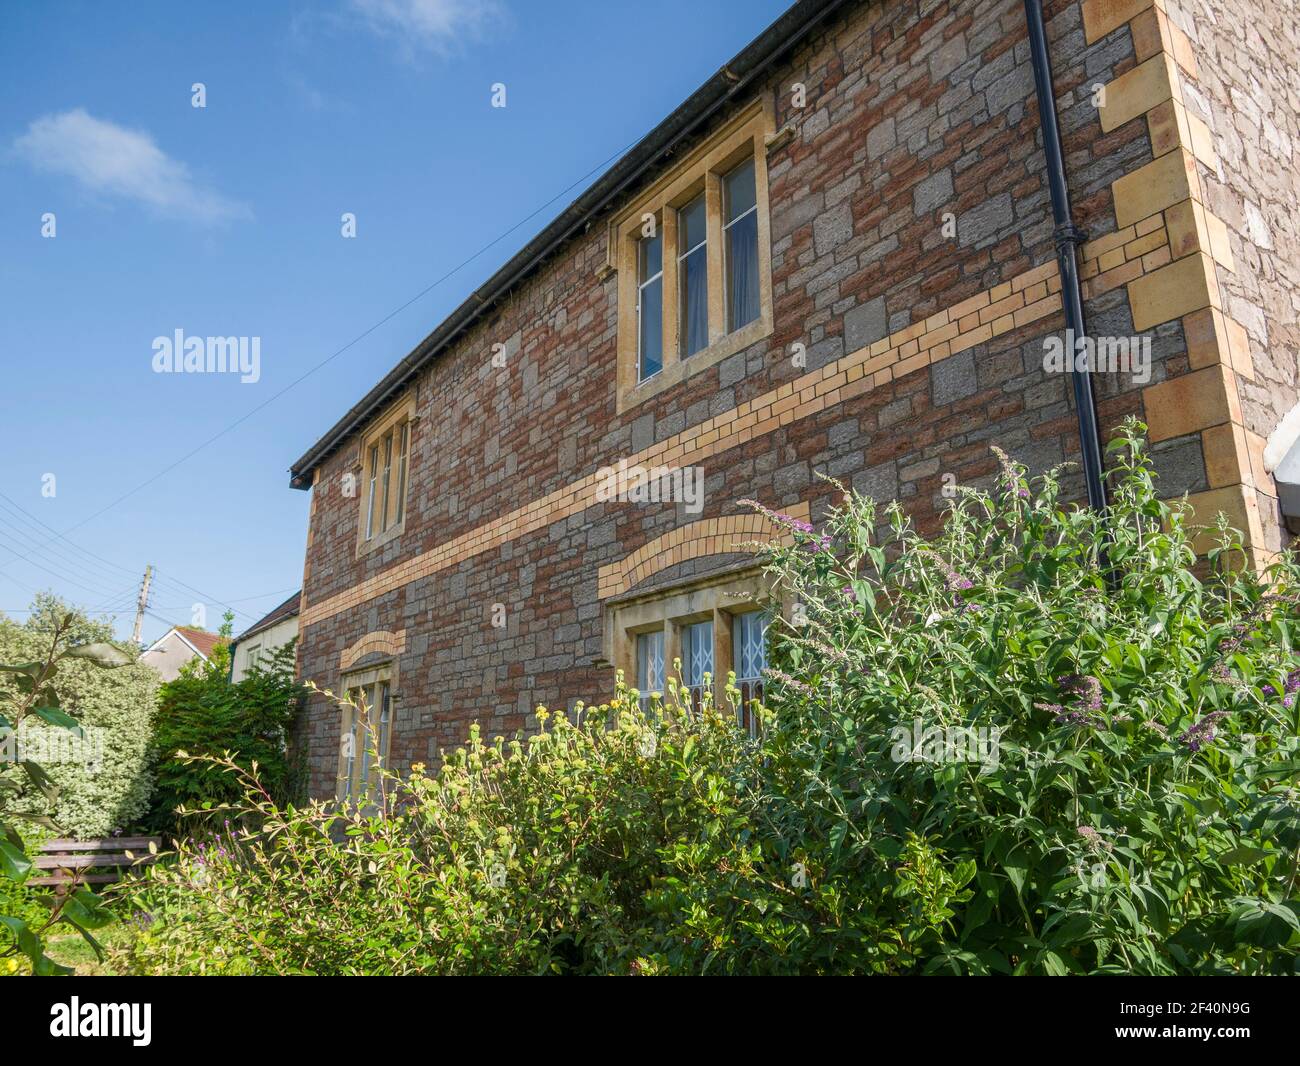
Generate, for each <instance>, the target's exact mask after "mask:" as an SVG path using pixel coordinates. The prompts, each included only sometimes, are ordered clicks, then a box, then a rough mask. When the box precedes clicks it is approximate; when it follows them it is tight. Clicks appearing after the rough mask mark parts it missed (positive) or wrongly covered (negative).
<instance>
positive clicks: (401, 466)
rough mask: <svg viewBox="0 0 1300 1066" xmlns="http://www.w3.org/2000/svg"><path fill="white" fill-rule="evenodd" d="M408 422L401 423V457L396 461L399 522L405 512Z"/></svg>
mask: <svg viewBox="0 0 1300 1066" xmlns="http://www.w3.org/2000/svg"><path fill="white" fill-rule="evenodd" d="M410 428H411V427H410V423H408V422H403V423H402V447H401V458H400V459H399V460H398V463H397V519H396V521H398V522H400V521H401V520H402V516H403V515H404V514H405V513H406V449H407V437H408V431H409V430H410Z"/></svg>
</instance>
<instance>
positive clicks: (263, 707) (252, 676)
mask: <svg viewBox="0 0 1300 1066" xmlns="http://www.w3.org/2000/svg"><path fill="white" fill-rule="evenodd" d="M225 662H226V663H227V664H228V662H229V656H228V653H227V655H226V656H225ZM227 669H228V667H222V666H217V667H214V668H211V669H209V668H198V669H193V670H189V671H185V672H183V673H182V674H181V676H180V677H178V678H176V679H175V680H174V681H169V682H168V683H167V684H165V685H163V686H162V690H161V692H160V693H159V698H158V713H157V716H156V718H155V722H154V736H153V753H154V763H153V772H154V776H155V778H156V783H155V786H154V797H153V807H152V810H151V811H150V814H149V818H148V824H149V826H150V827H151V828H153V829H154V830H156V831H161V832H177V831H180V830H182V829H187V828H193V827H194V825H195V824H196V823H200V822H206V821H210V820H211V819H210V818H209V817H208V816H206V815H205V814H204V810H203V809H204V805H205V804H212V805H220V804H224V803H231V802H234V801H236V800H238V799H240V797H241V795H242V791H243V790H242V786H241V784H240V782H239V780H238V779H237V778H236V777H234V776H233V775H231V774H229V773H227V772H225V771H224V770H223V769H221V768H220V767H217V766H214V765H213V764H212V763H208V762H203V761H198V760H193V759H186V758H179V757H177V755H176V753H177V752H178V751H184V752H186V753H188V754H189V755H221V754H223V753H225V752H230V753H232V754H233V757H234V760H235V762H237V763H238V764H239V765H240V766H243V767H246V768H247V767H251V766H252V765H253V764H254V763H256V764H257V767H258V776H259V779H260V781H261V783H262V784H263V786H265V787H266V788H267V789H268V791H269V792H270V793H271V795H273V796H274V797H275V798H276V799H277V800H278V801H281V802H283V801H284V800H285V799H287V798H291V796H292V793H293V790H294V785H295V776H294V771H293V767H292V766H291V765H290V763H289V760H288V758H287V756H286V754H285V746H286V740H287V737H288V733H289V729H290V728H291V726H292V725H293V721H294V718H295V717H296V716H297V714H298V710H299V708H300V707H301V705H302V699H303V696H304V695H305V692H306V690H305V689H304V688H303V687H302V686H301V685H300V684H298V682H297V681H296V680H295V679H294V645H293V642H290V643H289V644H286V645H284V646H283V647H281V648H279V649H277V650H276V651H275V653H274V654H273V655H272V656H270V657H269V658H268V659H267V660H266V661H265V662H260V663H257V664H255V665H254V666H253V667H252V668H251V669H250V670H249V671H248V673H247V675H246V676H245V677H244V678H243V679H241V680H240V681H238V682H234V683H232V682H231V681H230V679H229V676H228V673H227ZM180 807H187V808H190V809H191V810H192V811H193V814H192V815H191V817H190V818H189V820H188V824H184V823H183V822H182V821H181V820H178V819H177V817H176V813H175V812H176V810H177V809H178V808H180Z"/></svg>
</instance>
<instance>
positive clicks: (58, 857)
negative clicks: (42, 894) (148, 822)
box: [26, 837, 162, 887]
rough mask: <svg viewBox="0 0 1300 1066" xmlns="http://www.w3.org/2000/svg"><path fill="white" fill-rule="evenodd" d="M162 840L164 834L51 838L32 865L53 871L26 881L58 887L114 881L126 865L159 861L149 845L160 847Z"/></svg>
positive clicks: (119, 877) (118, 877)
mask: <svg viewBox="0 0 1300 1066" xmlns="http://www.w3.org/2000/svg"><path fill="white" fill-rule="evenodd" d="M161 843H162V840H161V838H160V837H105V838H104V839H103V840H47V841H46V842H45V843H44V844H42V845H41V850H40V853H39V854H38V855H37V856H36V857H35V859H34V860H33V863H32V864H33V865H34V866H35V867H36V869H38V870H43V871H49V872H48V873H42V874H40V875H39V876H37V877H29V878H28V879H27V882H26V883H27V884H29V885H37V886H40V885H46V886H54V887H59V886H63V885H70V884H72V883H74V882H75V883H77V884H81V885H107V884H111V883H112V882H114V881H119V880H121V877H122V871H123V869H124V868H126V867H129V866H144V865H147V864H149V863H151V862H154V861H156V859H157V855H155V854H154V852H153V851H152V850H150V847H149V845H150V844H152V845H153V846H154V848H157V847H158V846H159V845H160V844H161ZM128 851H129V852H131V854H130V855H128V854H127V852H128ZM97 871H98V872H97Z"/></svg>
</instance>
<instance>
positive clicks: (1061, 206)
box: [1025, 0, 1106, 511]
mask: <svg viewBox="0 0 1300 1066" xmlns="http://www.w3.org/2000/svg"><path fill="white" fill-rule="evenodd" d="M1025 21H1026V22H1027V23H1028V25H1029V55H1030V58H1031V60H1032V62H1033V66H1034V87H1035V89H1036V90H1037V94H1038V115H1039V123H1040V125H1041V127H1042V130H1043V155H1044V156H1045V157H1046V159H1047V179H1048V185H1049V187H1050V189H1051V194H1052V219H1053V221H1054V222H1055V223H1056V229H1055V230H1054V232H1053V236H1054V237H1055V239H1056V262H1057V266H1058V268H1059V269H1060V272H1061V303H1062V305H1063V306H1064V308H1065V324H1066V327H1067V328H1068V330H1069V331H1070V334H1071V335H1072V336H1073V337H1074V342H1075V344H1076V345H1079V344H1080V343H1081V342H1082V341H1084V339H1085V338H1086V337H1087V335H1088V330H1087V324H1086V323H1085V321H1084V317H1083V293H1082V291H1081V290H1080V288H1079V245H1080V244H1082V243H1083V241H1084V240H1085V238H1086V236H1087V235H1086V234H1085V233H1084V232H1083V230H1081V229H1079V227H1078V226H1076V225H1075V224H1074V217H1073V212H1072V211H1071V208H1070V187H1069V185H1068V184H1067V183H1066V179H1065V157H1064V156H1063V155H1062V154H1061V130H1060V126H1059V125H1058V123H1057V118H1056V95H1055V93H1054V91H1053V89H1052V60H1051V57H1050V56H1049V55H1048V52H1047V32H1046V30H1045V29H1044V27H1043V7H1042V2H1041V0H1025ZM1078 350H1079V349H1078V348H1075V349H1074V350H1072V351H1071V352H1070V355H1071V356H1074V355H1075V353H1076V352H1077V351H1078ZM1085 350H1086V349H1085ZM1076 361H1077V360H1076V359H1073V358H1072V359H1071V360H1070V382H1071V384H1072V385H1073V386H1074V409H1075V414H1076V415H1077V417H1078V419H1079V443H1080V445H1081V446H1082V449H1083V479H1084V482H1085V483H1086V484H1087V487H1088V505H1089V506H1090V507H1091V508H1092V509H1093V510H1095V511H1103V510H1105V508H1106V483H1105V481H1104V479H1103V474H1102V465H1101V434H1100V430H1099V428H1098V425H1097V405H1096V402H1095V400H1094V398H1093V391H1092V375H1091V373H1090V370H1089V367H1088V365H1087V361H1086V360H1084V366H1083V369H1082V370H1079V369H1076V367H1075V363H1076Z"/></svg>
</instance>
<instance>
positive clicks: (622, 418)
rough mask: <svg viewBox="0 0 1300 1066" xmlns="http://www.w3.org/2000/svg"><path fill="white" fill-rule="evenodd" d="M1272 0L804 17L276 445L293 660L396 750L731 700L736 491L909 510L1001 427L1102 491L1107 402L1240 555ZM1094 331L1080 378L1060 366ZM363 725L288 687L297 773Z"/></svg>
mask: <svg viewBox="0 0 1300 1066" xmlns="http://www.w3.org/2000/svg"><path fill="white" fill-rule="evenodd" d="M1286 6H1287V5H1283V4H1278V5H1272V4H1269V5H1263V6H1256V5H1250V4H1247V3H1246V2H1245V0H1177V3H1176V2H1175V0H1046V2H1044V3H1043V4H1042V5H1041V9H1040V7H1039V5H1038V3H1037V0H1031V3H1029V4H1028V5H1026V4H1025V3H1023V2H1022V0H800V2H798V3H796V4H794V5H793V6H792V7H791V8H790V9H789V10H788V11H787V12H786V13H785V14H784V15H782V16H781V18H779V19H778V20H777V21H776V22H775V23H774V24H773V25H772V26H771V27H769V29H768V30H766V31H765V32H764V33H763V34H762V35H760V36H759V37H758V38H757V39H756V40H755V41H754V42H752V43H751V44H750V45H749V46H748V47H746V48H745V49H744V50H743V51H742V52H740V53H739V54H738V55H737V56H735V57H734V58H732V59H731V60H730V61H729V62H727V63H726V64H725V65H724V66H723V67H722V68H721V69H720V70H719V72H718V73H717V74H716V75H715V76H714V77H712V78H711V79H710V80H709V81H708V82H707V83H706V84H704V85H703V86H701V87H700V88H699V89H698V90H697V91H696V92H695V93H693V94H692V95H691V96H690V97H689V98H688V99H687V100H686V101H685V103H683V104H682V105H681V106H680V107H679V108H678V109H677V110H676V111H674V112H673V113H672V114H671V115H670V116H669V117H668V118H666V119H665V120H664V121H663V123H661V124H660V125H659V126H658V127H657V128H656V129H654V130H652V131H651V132H650V133H648V134H647V135H646V136H645V138H644V139H643V140H642V141H641V142H640V143H639V144H638V145H637V146H636V147H635V148H633V149H632V150H631V151H630V152H629V153H628V154H627V155H626V156H625V157H624V158H622V159H621V160H620V161H619V162H618V163H616V164H615V165H614V166H613V167H612V168H611V169H610V170H609V171H608V172H607V173H606V174H605V175H604V176H602V177H601V178H600V179H599V180H597V181H596V182H595V183H594V184H593V185H592V186H591V187H590V188H589V189H588V190H587V191H586V192H584V193H583V194H582V195H581V196H580V197H579V198H578V199H577V200H576V201H575V202H574V203H573V204H572V205H570V206H569V207H568V208H567V209H566V210H565V211H564V212H562V213H561V214H560V215H559V216H558V217H557V218H556V219H555V220H554V221H553V222H552V223H551V224H550V225H549V226H547V227H546V228H545V229H544V230H543V231H542V232H541V233H540V234H538V236H537V237H536V238H534V239H533V240H532V241H531V242H529V244H528V245H527V246H526V247H524V248H523V249H522V250H521V251H520V252H519V253H518V254H517V255H516V256H515V257H514V258H512V259H511V260H510V262H508V263H507V264H506V265H505V266H504V267H503V268H502V269H501V270H500V271H498V272H497V273H496V274H495V275H494V276H493V277H491V278H490V279H488V280H487V281H486V282H485V283H484V284H483V285H482V286H481V287H480V288H479V289H478V290H477V291H475V292H474V293H473V295H472V296H471V297H470V298H469V299H468V300H466V301H465V303H464V304H463V305H461V307H459V308H458V309H457V310H456V311H455V312H453V313H452V315H451V316H450V317H449V318H448V319H447V320H446V321H444V322H443V323H441V324H440V325H438V326H437V328H436V329H434V330H433V332H431V333H430V334H429V335H428V336H427V337H426V338H425V339H424V340H422V341H421V342H420V343H419V344H417V345H416V346H415V348H414V349H413V350H412V351H411V352H410V353H409V354H406V355H405V357H404V358H402V359H401V360H400V362H398V363H397V365H396V366H395V367H394V368H393V369H392V370H391V371H390V372H389V373H387V374H386V375H385V376H384V377H383V379H382V380H381V381H380V382H379V384H377V385H376V386H375V387H374V388H373V389H372V390H371V391H370V392H369V393H367V394H366V395H365V396H364V397H362V398H361V399H360V400H359V401H358V402H357V403H356V404H355V405H354V406H353V407H352V409H351V410H350V411H348V412H347V413H346V414H345V415H344V416H343V418H341V419H340V420H339V421H338V422H337V424H335V425H334V426H333V427H332V428H331V429H329V430H328V432H326V433H325V434H324V436H322V437H321V439H320V440H319V441H318V442H317V443H316V444H315V445H313V446H312V447H311V449H310V450H309V451H308V452H307V453H306V454H305V455H304V456H303V457H302V458H301V459H299V460H298V461H297V462H296V463H295V464H294V465H293V467H292V471H291V484H292V485H293V486H294V487H296V488H300V489H307V490H310V491H311V493H312V503H311V519H310V529H309V534H308V540H307V550H306V562H305V568H304V579H303V592H302V602H301V613H300V640H299V649H298V651H299V668H300V674H301V676H302V677H303V678H306V679H311V680H314V681H315V682H317V683H318V684H319V685H321V686H322V687H329V688H332V689H335V690H337V691H344V690H347V691H351V692H353V693H356V694H358V695H362V694H364V697H365V702H366V704H367V705H368V706H369V707H370V708H371V709H370V711H369V715H370V722H369V724H370V725H371V726H372V727H373V728H374V732H375V735H376V736H377V738H378V743H379V745H380V747H381V748H382V750H383V752H384V754H385V755H386V757H387V758H388V760H389V762H390V764H391V765H392V766H393V767H394V768H395V769H396V770H398V771H405V770H407V769H408V768H409V767H410V765H411V764H412V763H415V762H429V761H430V760H433V759H435V758H436V757H437V753H438V751H439V750H441V749H442V748H444V747H446V746H447V745H453V744H457V743H459V742H461V741H463V740H464V739H465V737H466V735H467V731H468V727H469V724H470V722H471V721H474V720H477V721H478V722H479V723H480V724H481V726H482V727H483V729H484V731H485V732H486V733H488V734H492V733H502V732H506V733H508V732H513V731H515V730H517V729H521V728H527V726H528V724H529V720H530V716H531V712H532V709H533V708H534V707H535V706H536V705H537V704H539V703H545V704H548V705H551V706H561V705H569V704H571V703H572V702H574V701H576V700H578V699H585V700H589V701H590V700H599V699H600V698H601V697H602V696H607V695H608V694H609V693H610V691H611V688H612V684H613V679H614V673H615V670H616V669H621V670H623V671H624V673H625V675H626V676H627V678H628V679H629V680H630V681H632V682H634V683H637V684H638V685H639V686H640V687H642V688H643V689H654V688H656V687H658V686H660V685H662V683H663V675H664V671H665V670H671V669H673V665H672V664H673V663H674V660H676V659H680V660H681V661H682V672H683V675H684V677H683V680H684V681H686V682H687V683H688V684H691V685H695V686H697V687H698V686H699V684H700V683H701V680H702V675H703V674H704V673H705V672H706V671H707V672H710V673H713V674H714V675H715V676H717V675H722V676H725V674H726V672H727V670H728V669H735V670H736V672H737V674H738V676H739V677H741V678H742V679H743V680H745V681H747V682H748V683H750V684H751V685H754V686H757V685H760V684H761V671H762V666H763V640H762V637H763V627H764V625H765V619H766V617H767V615H766V614H765V611H767V610H770V605H769V604H768V602H767V595H766V591H765V588H764V583H763V580H762V578H761V575H759V574H758V573H757V572H756V571H755V568H754V558H753V556H752V554H750V553H748V552H746V551H744V550H741V549H739V547H738V542H743V541H747V540H752V539H754V538H757V537H760V536H766V535H769V529H768V527H767V526H766V524H765V523H764V522H763V521H762V520H761V519H759V518H758V517H757V516H755V515H753V514H752V513H750V512H749V511H748V510H746V509H745V508H743V507H741V506H739V505H738V504H737V501H738V500H740V499H742V498H753V499H757V500H760V501H762V502H763V503H765V504H767V505H769V506H771V507H773V508H776V509H779V510H782V511H785V512H788V513H790V514H793V515H796V516H799V517H802V518H808V519H811V520H812V521H814V522H815V521H817V520H818V518H819V517H820V515H821V514H822V513H823V512H824V511H825V509H826V507H827V506H828V505H829V504H830V503H831V502H832V496H833V491H832V488H831V486H830V485H828V484H827V482H826V481H824V480H822V479H820V478H819V477H818V476H817V475H818V474H823V473H824V474H828V475H830V476H832V477H835V478H838V479H841V480H845V481H848V482H851V483H852V484H853V485H854V486H856V487H857V488H858V489H860V490H863V491H865V492H867V493H870V494H871V495H873V496H875V497H877V498H878V499H882V500H883V499H898V500H899V501H901V502H902V504H903V505H904V506H905V507H906V509H907V510H908V511H909V513H910V514H911V515H912V516H914V518H915V520H916V521H917V523H918V524H919V525H920V527H921V528H922V529H933V528H934V527H935V526H936V525H937V524H938V523H939V522H941V520H942V513H943V509H944V506H945V496H944V487H945V486H946V485H949V484H953V483H965V484H970V483H979V482H981V480H984V479H988V478H989V477H990V476H991V475H992V473H993V471H994V469H995V460H994V458H993V457H992V456H991V455H990V452H989V445H990V443H998V444H1000V445H1002V446H1003V447H1004V448H1006V449H1007V450H1008V451H1009V452H1010V453H1011V454H1012V455H1013V456H1014V457H1016V458H1018V459H1020V460H1021V461H1023V462H1025V463H1027V464H1028V465H1029V466H1030V467H1031V469H1034V470H1041V469H1043V468H1046V467H1049V466H1052V465H1054V464H1057V463H1060V462H1062V461H1064V460H1076V461H1082V463H1081V472H1079V473H1076V474H1072V475H1071V476H1070V479H1069V480H1068V481H1067V488H1068V490H1069V492H1070V494H1071V496H1072V497H1073V498H1075V499H1078V500H1080V501H1087V500H1089V499H1093V498H1094V497H1095V494H1096V493H1097V492H1098V491H1099V490H1098V486H1097V481H1098V478H1097V474H1098V471H1097V470H1096V469H1094V467H1095V465H1096V447H1097V442H1098V440H1101V441H1104V440H1106V439H1107V438H1108V436H1109V433H1110V431H1111V430H1112V429H1113V427H1114V426H1115V425H1116V424H1117V423H1118V422H1119V421H1120V420H1121V419H1123V418H1124V417H1125V416H1127V415H1130V414H1134V415H1137V416H1139V417H1141V418H1142V419H1143V420H1144V421H1145V422H1146V423H1147V424H1148V425H1149V427H1150V435H1151V441H1152V445H1153V451H1154V458H1155V462H1156V465H1157V468H1158V471H1159V473H1160V476H1161V482H1160V484H1161V486H1162V490H1163V491H1164V493H1165V494H1166V495H1168V496H1181V495H1183V494H1186V495H1187V496H1188V499H1189V501H1190V503H1191V505H1192V507H1193V508H1194V510H1195V512H1196V514H1197V515H1198V516H1205V517H1206V518H1207V520H1208V518H1209V517H1210V516H1212V515H1213V514H1214V513H1216V512H1218V511H1224V512H1226V513H1227V514H1228V515H1229V516H1230V517H1231V519H1232V520H1233V522H1234V523H1235V524H1236V525H1238V526H1239V527H1240V528H1241V529H1242V530H1243V531H1244V533H1245V535H1246V537H1247V540H1248V544H1249V545H1250V549H1251V552H1252V554H1253V555H1254V556H1255V559H1256V561H1259V560H1262V559H1264V558H1266V557H1267V555H1268V554H1269V553H1270V552H1273V551H1276V550H1277V549H1278V548H1279V547H1280V546H1281V545H1282V543H1283V541H1284V539H1285V537H1286V530H1285V525H1284V522H1283V520H1282V518H1281V515H1280V510H1279V506H1278V501H1277V492H1276V488H1275V486H1274V483H1273V481H1272V478H1271V476H1270V473H1269V470H1268V469H1266V468H1265V463H1264V461H1263V453H1264V443H1265V440H1266V439H1267V438H1268V436H1269V435H1270V433H1273V431H1274V428H1275V427H1276V426H1277V424H1278V422H1279V420H1280V418H1281V416H1282V414H1283V413H1284V412H1285V411H1286V410H1287V409H1288V408H1290V407H1291V406H1292V405H1294V404H1295V402H1296V400H1297V396H1298V394H1297V351H1298V350H1300V330H1298V328H1297V325H1296V308H1297V301H1298V300H1300V284H1298V281H1300V279H1298V278H1297V273H1298V272H1300V213H1298V212H1296V211H1295V210H1294V205H1295V202H1296V201H1297V192H1300V189H1297V183H1298V179H1297V177H1296V159H1295V148H1296V140H1297V137H1300V125H1298V119H1297V115H1296V110H1297V109H1296V106H1295V101H1296V100H1297V99H1298V98H1300V84H1298V82H1297V77H1298V76H1297V73H1296V72H1297V67H1298V64H1297V56H1300V31H1298V30H1297V25H1296V23H1295V21H1294V20H1293V19H1292V18H1291V17H1290V16H1289V15H1288V14H1287V13H1286V11H1285V8H1286ZM1040 10H1041V15H1037V16H1036V13H1038V12H1040ZM1035 24H1037V25H1038V26H1040V27H1045V32H1043V33H1042V34H1041V35H1037V31H1036V30H1035V29H1034V27H1035ZM1040 43H1041V47H1039V45H1040ZM1049 66H1050V72H1049V70H1048V67H1049ZM1048 79H1050V80H1048ZM1040 85H1048V86H1051V89H1050V91H1041V90H1040ZM1058 131H1059V138H1058ZM1058 139H1059V150H1057V144H1058ZM1067 200H1068V202H1067ZM1067 331H1069V333H1067ZM1084 334H1086V336H1088V337H1090V338H1092V348H1091V350H1092V351H1093V353H1094V356H1095V358H1094V361H1093V363H1092V364H1091V368H1090V369H1091V372H1088V369H1089V368H1088V367H1087V366H1084V365H1079V364H1078V363H1077V362H1076V361H1075V360H1072V359H1065V360H1061V359H1059V358H1055V359H1053V358H1049V356H1052V355H1053V353H1054V354H1055V356H1056V357H1059V356H1060V355H1061V353H1062V352H1063V351H1064V352H1065V353H1067V354H1068V353H1070V352H1071V351H1072V350H1073V349H1070V348H1066V347H1065V345H1064V340H1065V339H1067V338H1070V337H1078V336H1080V335H1084ZM1094 502H1095V500H1094ZM353 719H354V716H353V714H352V713H351V712H348V711H346V710H340V708H339V707H338V706H336V705H335V704H334V703H332V702H330V701H328V700H326V699H325V698H324V697H316V698H315V699H314V700H313V701H312V703H311V705H310V708H309V710H308V713H307V715H306V717H305V719H304V723H303V727H302V735H301V737H300V742H302V743H304V744H306V746H307V748H308V751H309V754H310V762H311V790H312V793H313V794H314V795H317V796H330V795H346V794H353V795H355V794H357V793H358V791H360V790H362V789H364V788H365V787H366V782H367V781H368V780H369V776H370V773H371V768H370V764H369V761H368V760H367V759H366V757H365V756H364V755H363V754H361V753H359V752H358V749H357V746H356V745H355V744H354V743H351V742H350V741H349V738H350V737H354V736H355V735H356V734H357V731H358V727H359V725H360V724H361V723H359V722H357V721H354V720H353Z"/></svg>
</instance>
